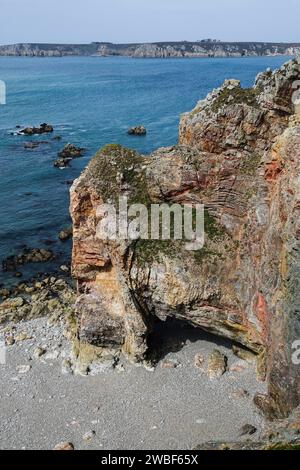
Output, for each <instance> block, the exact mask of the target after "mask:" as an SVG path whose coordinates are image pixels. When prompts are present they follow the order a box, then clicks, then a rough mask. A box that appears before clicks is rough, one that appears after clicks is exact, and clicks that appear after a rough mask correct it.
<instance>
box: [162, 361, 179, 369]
mask: <svg viewBox="0 0 300 470" xmlns="http://www.w3.org/2000/svg"><path fill="white" fill-rule="evenodd" d="M178 366H179V363H178V361H162V362H161V368H162V369H176V368H177V367H178Z"/></svg>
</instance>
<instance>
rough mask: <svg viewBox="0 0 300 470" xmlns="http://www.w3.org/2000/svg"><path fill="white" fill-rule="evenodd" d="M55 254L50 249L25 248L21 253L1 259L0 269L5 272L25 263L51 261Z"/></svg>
mask: <svg viewBox="0 0 300 470" xmlns="http://www.w3.org/2000/svg"><path fill="white" fill-rule="evenodd" d="M54 259H55V255H54V253H53V252H52V251H51V250H46V249H44V248H25V249H24V250H23V252H22V253H20V254H19V255H15V256H9V257H8V258H6V259H5V260H4V261H2V269H3V271H5V272H8V271H15V270H16V267H17V266H22V265H24V264H27V263H45V262H48V261H53V260H54Z"/></svg>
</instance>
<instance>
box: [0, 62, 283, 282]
mask: <svg viewBox="0 0 300 470" xmlns="http://www.w3.org/2000/svg"><path fill="white" fill-rule="evenodd" d="M288 60H289V57H278V56H277V57H255V58H224V59H219V58H214V59H213V58H212V59H204V58H199V59H173V58H170V59H133V58H125V57H62V58H30V57H0V80H2V81H4V82H5V84H6V91H7V95H6V104H5V105H0V285H1V284H2V285H8V284H12V283H15V284H16V283H17V282H20V279H18V280H17V279H16V278H15V277H14V274H13V273H7V272H4V271H3V270H2V268H1V265H2V261H3V260H4V259H6V258H7V257H8V256H11V255H15V254H18V253H20V252H22V250H23V249H24V248H25V247H27V248H50V249H51V250H52V251H53V252H54V253H55V254H56V257H57V258H56V260H55V261H54V262H51V263H47V264H46V265H40V264H37V265H28V266H23V267H20V269H19V270H20V271H21V272H22V274H23V278H22V279H23V280H25V279H28V278H30V277H31V276H33V275H37V274H38V273H39V272H47V271H48V272H54V271H55V270H59V266H60V265H62V264H66V263H69V262H70V254H71V241H69V242H67V243H62V242H61V241H60V240H59V239H58V233H59V231H60V230H62V229H64V228H66V227H68V226H69V225H70V223H71V220H70V216H69V190H70V182H71V181H73V180H74V179H75V178H77V177H78V176H79V175H80V173H81V171H82V170H83V169H84V168H85V166H86V165H87V164H88V162H89V160H90V158H91V157H92V156H93V154H94V153H95V152H96V151H97V150H98V149H100V148H101V147H102V146H104V145H106V144H108V143H120V144H122V145H124V146H127V147H130V148H134V149H136V150H138V151H139V152H141V153H142V154H149V153H150V152H151V151H153V150H154V149H157V148H158V147H162V146H170V145H174V144H176V143H177V142H178V125H179V119H180V115H181V114H182V113H184V112H187V111H189V110H191V109H192V108H194V107H195V105H196V103H197V102H198V101H199V100H200V99H203V98H205V96H206V95H207V93H209V92H210V91H211V90H212V89H213V88H216V87H218V86H220V85H221V84H222V83H223V81H224V80H225V79H227V78H235V79H240V80H241V82H242V85H243V86H245V87H249V86H251V85H252V84H253V82H254V80H255V77H256V75H257V74H258V73H259V72H261V71H263V70H265V69H266V68H271V69H276V68H278V67H280V66H281V65H282V64H283V63H284V62H286V61H288ZM44 122H46V123H49V124H51V125H53V127H54V132H53V134H49V135H47V134H45V135H39V136H33V137H26V136H20V135H17V129H16V126H21V127H22V128H23V127H26V126H33V125H34V126H38V125H39V124H41V123H44ZM135 125H144V126H145V127H146V128H147V131H148V132H147V135H146V136H143V137H137V136H129V135H127V130H128V128H129V127H130V126H135ZM56 136H60V137H61V140H60V141H58V140H55V139H54V137H56ZM35 141H43V144H41V145H40V146H39V147H37V148H35V149H33V150H28V149H25V148H24V144H25V143H27V142H35ZM67 143H72V144H75V145H78V146H80V147H84V148H86V149H87V151H86V154H85V156H84V157H82V158H79V159H76V160H73V161H72V163H71V166H70V167H69V168H66V169H63V170H62V169H58V168H55V167H54V166H53V164H54V161H55V160H56V159H57V154H58V152H59V151H60V150H62V148H63V147H64V145H65V144H67Z"/></svg>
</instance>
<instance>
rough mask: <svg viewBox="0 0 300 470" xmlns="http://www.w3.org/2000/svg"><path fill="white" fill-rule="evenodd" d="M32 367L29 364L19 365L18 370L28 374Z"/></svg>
mask: <svg viewBox="0 0 300 470" xmlns="http://www.w3.org/2000/svg"><path fill="white" fill-rule="evenodd" d="M30 369H31V366H30V365H29V364H25V365H20V366H17V371H18V373H19V374H27V373H28V372H29V371H30Z"/></svg>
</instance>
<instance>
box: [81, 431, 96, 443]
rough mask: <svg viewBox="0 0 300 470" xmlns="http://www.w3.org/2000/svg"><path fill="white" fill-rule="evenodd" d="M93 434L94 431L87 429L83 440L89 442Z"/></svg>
mask: <svg viewBox="0 0 300 470" xmlns="http://www.w3.org/2000/svg"><path fill="white" fill-rule="evenodd" d="M95 435H96V433H95V431H88V432H86V433H85V434H84V436H83V440H84V441H86V442H90V441H92V440H93V439H94V437H95Z"/></svg>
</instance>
